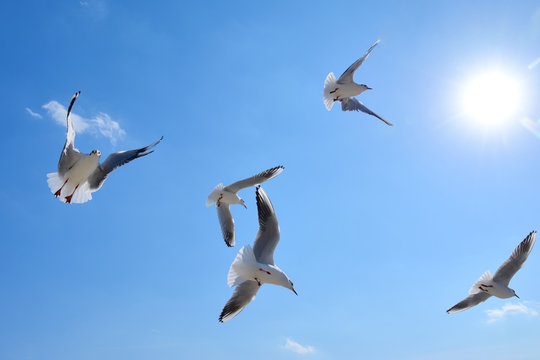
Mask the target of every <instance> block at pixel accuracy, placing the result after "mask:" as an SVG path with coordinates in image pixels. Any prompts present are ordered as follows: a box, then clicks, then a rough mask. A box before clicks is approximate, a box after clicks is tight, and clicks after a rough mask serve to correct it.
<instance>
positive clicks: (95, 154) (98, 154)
mask: <svg viewBox="0 0 540 360" xmlns="http://www.w3.org/2000/svg"><path fill="white" fill-rule="evenodd" d="M90 155H94V156H97V157H100V156H101V151H99V150H92V152H91V153H90Z"/></svg>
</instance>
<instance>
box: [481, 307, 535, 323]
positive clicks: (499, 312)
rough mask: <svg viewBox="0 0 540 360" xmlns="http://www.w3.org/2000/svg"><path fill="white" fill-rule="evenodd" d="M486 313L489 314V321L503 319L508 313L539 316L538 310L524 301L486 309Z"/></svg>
mask: <svg viewBox="0 0 540 360" xmlns="http://www.w3.org/2000/svg"><path fill="white" fill-rule="evenodd" d="M486 313H487V314H488V316H489V320H488V321H487V322H488V323H494V322H495V321H498V320H501V319H502V318H504V317H505V316H507V315H516V314H525V315H528V316H537V315H538V312H537V311H536V310H534V309H532V308H530V307H528V306H526V305H525V304H523V303H518V304H506V305H503V307H502V308H500V309H495V310H486Z"/></svg>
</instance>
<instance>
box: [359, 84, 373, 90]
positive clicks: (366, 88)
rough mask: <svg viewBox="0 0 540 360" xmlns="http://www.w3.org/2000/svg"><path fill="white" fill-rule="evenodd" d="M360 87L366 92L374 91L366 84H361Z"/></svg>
mask: <svg viewBox="0 0 540 360" xmlns="http://www.w3.org/2000/svg"><path fill="white" fill-rule="evenodd" d="M360 87H361V88H362V89H364V91H366V90H373V89H372V88H370V87H369V86H367V85H365V84H360Z"/></svg>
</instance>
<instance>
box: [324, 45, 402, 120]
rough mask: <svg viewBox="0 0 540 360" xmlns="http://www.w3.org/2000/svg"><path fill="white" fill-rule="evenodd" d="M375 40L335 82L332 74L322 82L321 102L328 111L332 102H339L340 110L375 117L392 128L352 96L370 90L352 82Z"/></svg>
mask: <svg viewBox="0 0 540 360" xmlns="http://www.w3.org/2000/svg"><path fill="white" fill-rule="evenodd" d="M378 43H379V40H377V41H376V42H375V43H374V44H373V45H372V46H371V47H370V48H369V50H368V51H367V52H366V53H365V54H364V56H362V57H361V58H360V59H358V60H356V61H355V62H354V63H353V64H352V65H351V66H349V68H348V69H347V70H345V72H344V73H343V74H342V75H341V76H340V77H339V79H337V80H336V77H335V75H334V73H333V72H331V73H330V74H328V76H327V77H326V80H325V81H324V90H323V100H324V105H325V106H326V108H327V109H328V111H330V110H332V107H333V106H334V102H336V101H339V102H341V110H343V111H362V112H365V113H366V114H369V115H372V116H375V117H376V118H378V119H380V120H381V121H383V122H384V123H385V124H387V125H390V126H392V124H391V123H389V122H388V121H386V120H385V119H383V118H382V117H380V116H379V115H377V114H375V113H374V112H373V111H371V110H369V109H368V108H367V107H366V106H365V105H364V104H362V103H361V102H360V101H358V100H357V99H356V98H354V96H357V95H360V94H361V93H363V92H364V91H366V90H371V88H370V87H368V86H367V85H364V84H357V83H355V82H354V72H355V71H356V69H358V68H359V67H360V65H362V63H363V62H364V60H366V58H367V57H368V55H369V53H370V52H371V51H372V50H373V49H374V48H375V46H377V44H378Z"/></svg>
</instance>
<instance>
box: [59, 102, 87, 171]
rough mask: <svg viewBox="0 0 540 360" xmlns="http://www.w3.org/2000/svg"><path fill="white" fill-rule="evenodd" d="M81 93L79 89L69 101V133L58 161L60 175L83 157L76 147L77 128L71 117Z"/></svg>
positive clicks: (67, 117)
mask: <svg viewBox="0 0 540 360" xmlns="http://www.w3.org/2000/svg"><path fill="white" fill-rule="evenodd" d="M80 94H81V92H80V91H77V92H76V93H75V94H74V95H73V97H72V98H71V101H70V102H69V107H68V111H67V115H66V123H67V133H66V143H65V144H64V149H63V150H62V154H60V160H59V161H58V174H59V175H60V176H62V177H63V176H64V175H65V174H66V172H67V171H68V170H69V169H71V167H72V166H73V165H74V164H75V163H76V162H77V161H79V159H80V158H81V156H82V155H81V153H80V152H79V150H77V149H75V147H74V144H75V128H74V127H73V122H72V121H71V119H70V118H69V114H70V113H71V108H72V107H73V104H74V103H75V100H77V98H78V97H79V95H80Z"/></svg>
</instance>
